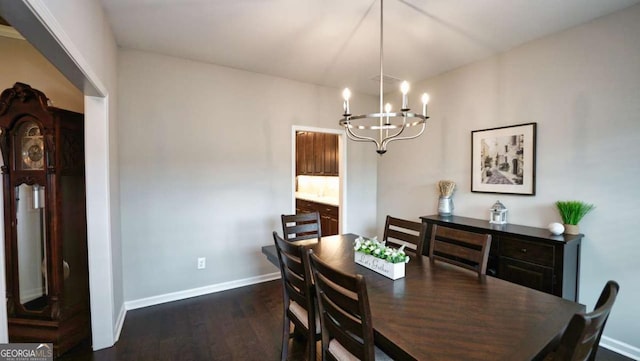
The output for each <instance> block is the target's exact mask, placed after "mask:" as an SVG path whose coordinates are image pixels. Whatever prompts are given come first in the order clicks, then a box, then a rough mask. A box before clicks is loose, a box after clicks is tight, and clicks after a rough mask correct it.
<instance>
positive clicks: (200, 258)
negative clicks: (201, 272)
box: [198, 257, 207, 269]
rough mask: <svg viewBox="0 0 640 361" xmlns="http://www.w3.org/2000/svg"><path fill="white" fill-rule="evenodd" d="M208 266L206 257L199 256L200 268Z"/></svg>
mask: <svg viewBox="0 0 640 361" xmlns="http://www.w3.org/2000/svg"><path fill="white" fill-rule="evenodd" d="M205 268H207V259H206V258H205V257H198V269H205Z"/></svg>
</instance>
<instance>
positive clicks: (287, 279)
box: [273, 231, 315, 330]
mask: <svg viewBox="0 0 640 361" xmlns="http://www.w3.org/2000/svg"><path fill="white" fill-rule="evenodd" d="M273 240H274V242H275V244H276V253H277V254H278V262H279V263H280V273H281V275H282V288H283V293H284V309H285V312H286V310H288V309H289V305H290V303H291V301H294V302H296V303H297V304H298V305H300V306H302V307H304V309H305V311H307V315H308V319H307V325H309V329H311V330H315V307H314V301H313V291H312V289H313V281H312V278H311V277H312V276H311V269H310V268H309V255H308V254H307V252H305V251H304V247H303V246H299V245H296V244H292V243H290V242H287V241H285V240H284V239H282V238H281V237H280V236H279V235H278V233H277V232H275V231H274V232H273Z"/></svg>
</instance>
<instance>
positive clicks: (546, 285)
mask: <svg viewBox="0 0 640 361" xmlns="http://www.w3.org/2000/svg"><path fill="white" fill-rule="evenodd" d="M420 218H421V219H422V222H424V223H426V224H427V234H426V236H425V237H426V240H425V242H426V243H425V247H424V254H425V255H428V254H429V239H430V237H431V229H432V227H433V225H434V224H437V225H440V226H444V227H450V228H455V229H461V230H465V231H470V232H476V233H488V234H490V235H491V250H490V252H489V262H488V265H487V274H488V275H491V276H494V277H497V278H501V279H504V280H506V281H510V282H513V283H517V284H520V285H523V286H526V287H529V288H533V289H536V290H539V291H542V292H546V293H550V294H553V295H556V296H560V297H563V298H566V299H569V300H572V301H577V300H578V286H579V275H580V245H581V242H582V237H583V235H582V234H579V235H559V236H554V235H552V234H551V233H550V232H549V230H547V229H545V228H535V227H527V226H520V225H515V224H501V225H498V224H490V223H489V221H485V220H480V219H474V218H467V217H458V216H451V217H440V216H437V215H433V216H423V217H420Z"/></svg>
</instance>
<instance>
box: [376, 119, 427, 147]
mask: <svg viewBox="0 0 640 361" xmlns="http://www.w3.org/2000/svg"><path fill="white" fill-rule="evenodd" d="M426 127H427V123H422V129H420V132H418V134H414V135H410V136H408V137H394V138H387V139H385V140H384V141H383V142H382V143H383V147H385V148H386V147H387V144H389V142H392V141H394V140H407V139H414V138H418V137H419V136H421V135H422V133H424V130H425V128H426Z"/></svg>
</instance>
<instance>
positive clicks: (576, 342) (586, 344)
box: [545, 281, 620, 361]
mask: <svg viewBox="0 0 640 361" xmlns="http://www.w3.org/2000/svg"><path fill="white" fill-rule="evenodd" d="M619 289H620V286H619V285H618V283H617V282H615V281H609V282H607V284H606V285H605V286H604V289H603V290H602V293H600V297H599V298H598V302H597V303H596V306H595V308H594V310H593V312H589V313H576V314H575V315H573V317H572V318H571V321H569V324H568V325H567V328H566V329H565V330H564V332H563V333H562V336H561V338H560V343H559V345H558V347H557V349H556V350H555V351H554V352H553V353H551V354H549V355H547V357H546V358H545V361H547V360H554V361H587V360H588V361H594V360H595V359H596V353H597V351H598V346H599V344H600V337H601V336H602V331H603V330H604V326H605V324H606V323H607V319H608V318H609V313H610V312H611V308H612V307H613V303H614V302H615V300H616V296H617V295H618V290H619Z"/></svg>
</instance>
